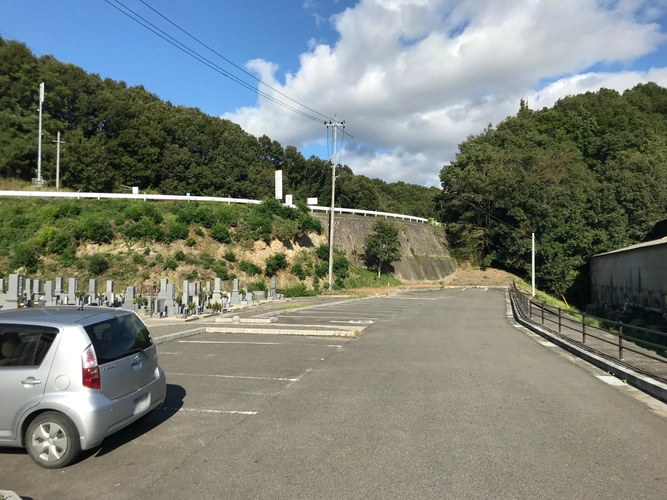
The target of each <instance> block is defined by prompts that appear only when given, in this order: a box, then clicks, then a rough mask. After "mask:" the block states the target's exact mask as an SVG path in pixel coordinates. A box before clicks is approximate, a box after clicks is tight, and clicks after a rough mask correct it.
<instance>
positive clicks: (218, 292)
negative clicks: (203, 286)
mask: <svg viewBox="0 0 667 500" xmlns="http://www.w3.org/2000/svg"><path fill="white" fill-rule="evenodd" d="M214 283H215V284H214V288H213V302H220V303H222V280H221V279H220V278H215V282H214Z"/></svg>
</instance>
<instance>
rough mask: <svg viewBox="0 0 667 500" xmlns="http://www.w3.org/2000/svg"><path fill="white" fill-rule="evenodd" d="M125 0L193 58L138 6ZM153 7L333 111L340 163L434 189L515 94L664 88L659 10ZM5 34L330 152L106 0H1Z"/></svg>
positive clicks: (583, 1) (552, 96) (202, 3)
mask: <svg viewBox="0 0 667 500" xmlns="http://www.w3.org/2000/svg"><path fill="white" fill-rule="evenodd" d="M121 1H122V2H123V3H124V4H126V5H127V6H129V7H130V8H132V9H133V10H136V11H137V12H138V13H140V14H141V15H143V16H144V17H147V18H148V19H150V20H151V21H153V22H155V23H156V24H158V25H159V26H160V27H163V28H164V29H167V28H169V29H168V30H167V31H169V32H170V33H171V34H173V35H175V36H176V35H178V38H179V39H182V40H183V41H187V43H188V44H192V46H193V47H196V44H195V43H194V42H192V41H190V40H188V39H187V38H185V37H184V36H183V35H181V34H179V33H178V32H177V31H175V30H174V28H172V27H168V25H167V24H165V22H164V21H162V20H160V19H159V18H158V17H156V16H155V14H154V13H152V12H151V11H150V10H149V9H148V8H147V7H145V6H144V5H143V4H142V3H141V2H140V1H139V0H121ZM147 2H148V3H149V4H151V5H152V6H153V7H155V8H156V9H158V10H159V11H160V12H162V13H163V14H164V15H166V16H167V17H169V18H171V19H173V20H174V21H176V22H177V23H178V24H179V25H181V26H182V27H183V28H185V29H187V30H188V31H190V32H191V33H193V34H195V35H196V36H197V37H199V38H201V39H202V40H203V41H204V42H206V43H207V44H209V45H211V46H212V47H213V48H215V49H216V50H217V51H219V52H220V53H222V54H223V55H224V56H226V57H227V58H229V59H231V60H232V61H234V62H235V63H237V64H238V65H240V66H244V65H246V64H247V63H249V62H250V61H253V60H254V61H255V62H254V63H251V64H250V65H249V66H248V68H249V69H250V70H251V71H253V72H255V73H256V74H257V75H258V76H259V77H261V79H262V80H263V81H264V82H266V83H268V84H269V85H271V86H273V87H275V88H279V89H280V90H281V91H282V92H284V93H286V94H288V95H290V96H292V97H293V98H295V99H297V100H299V101H302V102H305V103H308V104H309V105H311V107H314V108H315V109H318V110H323V111H326V113H331V112H335V113H338V117H339V118H341V119H345V120H346V122H347V124H348V129H349V131H350V132H351V133H353V134H354V136H355V139H354V140H346V141H347V142H346V150H345V152H344V154H345V156H344V161H345V162H346V163H348V164H349V165H350V166H351V167H352V169H353V170H354V171H355V172H357V173H363V174H365V175H368V176H370V177H381V178H383V179H386V180H390V181H391V180H404V181H408V182H418V183H421V184H427V185H428V184H436V185H437V183H438V179H437V176H438V173H439V170H440V168H441V167H442V165H443V164H446V163H447V162H448V161H451V160H452V159H453V157H454V155H455V153H456V149H457V144H458V143H459V142H461V141H462V140H464V139H465V138H466V136H467V135H469V134H471V133H477V132H479V131H480V130H481V129H482V128H483V127H484V126H485V125H486V124H488V123H489V122H493V123H497V122H498V121H500V120H502V119H503V118H504V117H506V116H507V115H510V114H514V113H515V112H516V110H517V109H518V103H519V100H520V99H521V98H525V99H527V100H528V102H529V104H530V105H531V107H541V106H550V105H552V104H553V102H555V100H557V99H558V98H560V97H563V96H565V95H568V94H572V93H577V92H582V91H587V90H597V89H599V87H600V86H607V87H610V88H616V89H617V90H619V91H622V90H624V89H625V88H629V87H632V86H634V85H635V84H636V83H639V82H643V81H649V80H654V81H657V82H658V83H660V84H662V85H667V46H666V45H665V32H666V31H667V17H666V16H665V12H667V0H614V1H613V2H609V1H602V0H559V2H554V1H550V0H542V1H533V0H530V1H529V0H357V1H354V0H305V1H304V0H298V1H293V0H284V1H280V2H277V1H260V0H245V1H227V2H220V1H212V0H190V1H188V2H183V1H176V0H147ZM0 34H2V36H3V37H5V38H15V39H17V40H20V41H22V42H25V43H26V44H27V45H29V46H30V47H31V48H32V49H33V50H34V51H36V52H38V53H48V54H53V55H54V56H55V57H57V58H58V59H59V60H62V61H65V62H71V63H74V64H77V65H79V66H81V67H83V68H84V69H85V70H86V71H88V72H91V73H98V74H100V75H101V76H103V77H110V78H113V79H116V80H124V81H125V82H127V83H128V84H129V85H138V84H142V85H144V86H145V87H146V88H147V89H148V90H150V91H152V92H154V93H156V94H157V95H159V96H160V97H161V98H163V99H165V100H169V101H171V102H172V103H174V104H181V105H186V106H196V107H199V108H200V109H202V110H203V111H205V112H206V113H209V114H211V115H216V116H224V117H226V118H229V119H232V120H234V121H236V122H237V123H240V124H241V126H243V127H244V128H245V129H246V130H248V131H249V132H250V133H252V134H254V135H261V134H263V133H266V134H267V135H269V136H270V137H271V138H273V139H277V140H279V141H281V142H282V143H283V145H287V144H295V145H297V146H298V147H299V148H300V149H301V150H302V151H303V152H304V153H305V154H306V155H309V154H311V153H314V154H317V155H319V156H322V157H325V156H326V154H327V147H326V131H325V128H324V127H323V126H320V125H319V124H317V123H315V122H312V121H309V120H305V119H303V118H301V117H299V116H297V115H294V114H293V113H290V112H289V111H286V110H284V109H283V108H278V107H276V106H275V105H272V104H271V103H268V102H266V101H265V100H262V99H258V98H257V96H256V95H254V94H253V93H251V92H249V91H248V90H246V89H243V88H241V87H239V86H238V85H236V84H234V83H232V82H231V81H229V80H228V79H226V78H224V77H223V76H221V75H219V74H217V73H215V72H213V71H212V70H210V69H209V68H207V67H205V66H204V65H202V64H201V63H199V62H197V61H195V60H193V59H191V58H190V57H189V56H187V55H185V54H183V53H182V52H180V51H178V50H177V49H175V48H174V47H172V46H171V45H169V44H167V43H166V42H164V41H163V40H161V39H159V38H158V37H156V36H155V35H154V34H152V33H150V32H148V31H147V30H146V29H144V28H143V27H141V26H139V25H137V24H135V23H134V21H132V20H130V19H129V18H127V17H125V16H124V15H123V14H121V13H120V12H118V11H117V10H116V9H114V8H113V7H111V6H110V5H109V4H107V3H106V2H105V1H104V0H64V1H61V2H54V1H46V0H41V1H37V0H20V1H7V0H6V1H4V2H2V3H0ZM197 50H198V51H200V52H201V53H203V54H206V55H207V57H209V58H211V59H214V60H215V61H216V62H217V63H219V64H220V65H221V66H222V67H224V68H228V69H229V70H233V68H231V67H230V66H229V65H227V63H225V62H223V61H221V60H219V59H217V58H216V57H215V56H213V55H211V54H210V53H208V52H207V51H206V50H205V49H204V48H202V47H197ZM302 58H303V59H302ZM233 71H234V72H235V73H236V74H239V73H238V72H237V71H235V70H233ZM287 73H290V74H291V77H290V78H289V80H288V81H286V74H287ZM243 78H244V79H246V80H249V79H248V77H246V76H243ZM249 81H252V80H249ZM254 83H255V84H256V82H254ZM480 96H481V97H480Z"/></svg>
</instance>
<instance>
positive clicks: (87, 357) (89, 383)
mask: <svg viewBox="0 0 667 500" xmlns="http://www.w3.org/2000/svg"><path fill="white" fill-rule="evenodd" d="M81 371H82V373H83V386H84V387H88V388H89V389H99V388H100V369H99V367H98V366H97V356H96V355H95V349H93V344H90V345H89V346H88V347H87V348H86V350H85V351H83V353H82V354H81Z"/></svg>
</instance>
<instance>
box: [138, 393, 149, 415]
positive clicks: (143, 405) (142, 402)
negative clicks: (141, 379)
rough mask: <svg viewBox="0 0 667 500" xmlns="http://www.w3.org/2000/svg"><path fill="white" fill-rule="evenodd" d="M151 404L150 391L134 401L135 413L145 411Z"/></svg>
mask: <svg viewBox="0 0 667 500" xmlns="http://www.w3.org/2000/svg"><path fill="white" fill-rule="evenodd" d="M150 405H151V393H150V392H149V393H148V394H146V395H145V396H142V397H141V398H139V399H137V400H136V401H135V402H134V415H138V414H139V413H143V412H144V411H146V409H148V407H149V406H150Z"/></svg>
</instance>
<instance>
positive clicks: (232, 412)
mask: <svg viewBox="0 0 667 500" xmlns="http://www.w3.org/2000/svg"><path fill="white" fill-rule="evenodd" d="M160 410H163V411H173V412H175V413H179V412H182V411H189V412H193V413H216V414H219V415H257V412H256V411H248V410H204V409H199V408H170V407H168V406H167V407H164V406H161V407H160Z"/></svg>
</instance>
